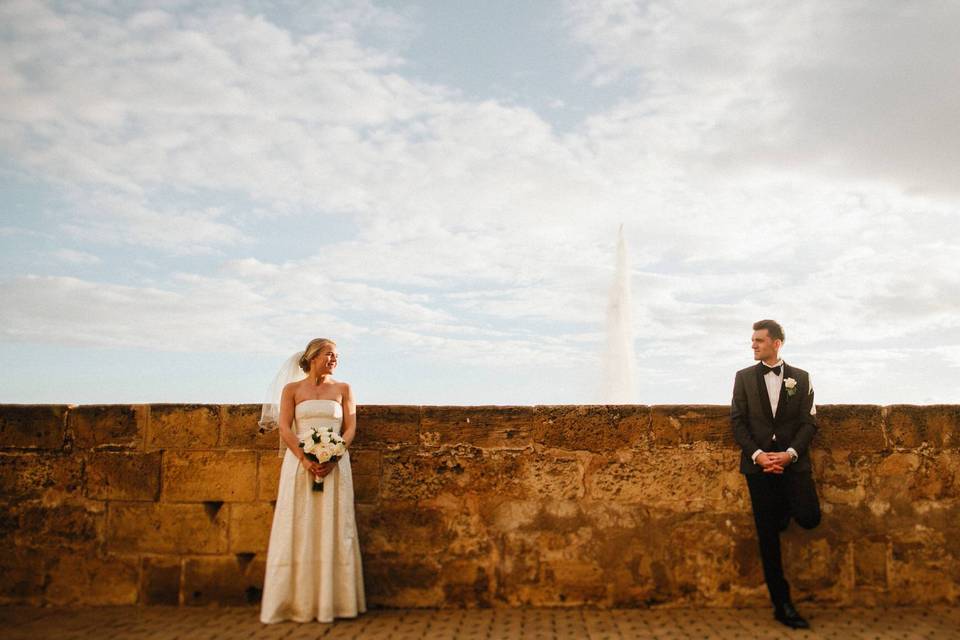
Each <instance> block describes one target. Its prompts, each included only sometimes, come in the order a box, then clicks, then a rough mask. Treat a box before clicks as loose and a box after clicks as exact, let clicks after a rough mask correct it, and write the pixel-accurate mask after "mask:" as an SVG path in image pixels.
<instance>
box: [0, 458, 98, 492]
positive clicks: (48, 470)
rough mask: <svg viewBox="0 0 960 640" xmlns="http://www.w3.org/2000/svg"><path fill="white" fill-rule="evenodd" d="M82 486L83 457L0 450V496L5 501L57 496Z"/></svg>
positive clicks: (79, 488)
mask: <svg viewBox="0 0 960 640" xmlns="http://www.w3.org/2000/svg"><path fill="white" fill-rule="evenodd" d="M82 488H83V459H82V458H81V457H80V456H76V455H72V454H67V455H64V454H60V453H56V454H54V453H26V452H23V453H19V452H18V453H0V495H2V496H3V497H4V498H6V499H9V500H18V501H19V500H32V499H36V498H47V499H48V501H49V502H57V501H58V500H59V498H61V497H65V496H69V495H73V494H77V493H79V492H80V490H81V489H82Z"/></svg>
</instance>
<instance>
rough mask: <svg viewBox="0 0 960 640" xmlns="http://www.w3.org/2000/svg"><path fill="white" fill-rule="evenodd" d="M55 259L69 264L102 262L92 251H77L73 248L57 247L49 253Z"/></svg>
mask: <svg viewBox="0 0 960 640" xmlns="http://www.w3.org/2000/svg"><path fill="white" fill-rule="evenodd" d="M51 255H52V256H53V257H54V258H56V259H57V260H61V261H63V262H66V263H69V264H77V265H85V264H86V265H90V264H100V263H101V262H103V261H102V260H101V259H100V257H99V256H96V255H94V254H92V253H87V252H86V251H77V250H75V249H57V250H56V251H54V252H52V254H51Z"/></svg>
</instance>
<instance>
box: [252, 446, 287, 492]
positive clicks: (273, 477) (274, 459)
mask: <svg viewBox="0 0 960 640" xmlns="http://www.w3.org/2000/svg"><path fill="white" fill-rule="evenodd" d="M282 464H283V458H281V457H280V456H278V455H277V454H275V453H268V452H266V451H264V452H262V453H260V454H259V455H258V457H257V500H276V499H277V489H278V488H279V486H280V467H281V465H282Z"/></svg>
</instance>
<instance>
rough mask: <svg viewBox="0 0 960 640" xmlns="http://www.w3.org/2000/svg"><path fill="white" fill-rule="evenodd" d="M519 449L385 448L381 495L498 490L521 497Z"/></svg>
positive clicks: (402, 496) (421, 497) (401, 497)
mask: <svg viewBox="0 0 960 640" xmlns="http://www.w3.org/2000/svg"><path fill="white" fill-rule="evenodd" d="M522 455H523V454H521V453H520V452H515V451H509V450H499V451H484V450H481V449H477V448H475V447H468V446H458V447H450V448H444V449H442V450H440V451H425V450H421V449H413V450H410V449H404V450H397V451H385V452H384V455H383V462H382V465H383V472H382V476H381V481H380V495H381V497H383V498H385V499H389V500H425V499H430V498H434V497H436V496H438V495H440V494H444V493H448V494H452V495H464V494H465V493H478V494H482V493H486V492H496V493H499V494H500V495H503V496H512V497H518V498H519V497H522V496H523V495H524V492H525V491H526V487H524V486H523V483H522V481H521V478H520V473H521V471H522V465H523V462H522V460H521V457H522Z"/></svg>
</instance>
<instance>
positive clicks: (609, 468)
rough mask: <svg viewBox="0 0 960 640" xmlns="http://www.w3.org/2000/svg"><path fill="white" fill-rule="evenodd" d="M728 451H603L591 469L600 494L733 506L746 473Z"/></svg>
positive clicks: (660, 503)
mask: <svg viewBox="0 0 960 640" xmlns="http://www.w3.org/2000/svg"><path fill="white" fill-rule="evenodd" d="M734 465H735V460H734V458H733V457H732V455H731V454H730V453H729V452H728V451H712V450H710V449H705V448H700V449H699V450H698V449H693V448H691V449H658V450H655V451H652V452H643V451H636V452H623V453H621V454H618V455H616V456H610V457H598V458H597V459H595V460H594V461H593V463H592V464H591V466H590V468H589V469H588V471H587V479H586V485H587V492H588V495H590V496H591V497H593V498H595V499H599V500H604V501H608V500H609V501H615V502H623V503H640V504H646V505H648V506H650V507H656V508H660V509H668V510H670V511H682V512H690V511H703V510H704V509H706V508H708V506H709V507H713V508H727V507H728V506H729V505H730V503H731V502H732V501H734V499H735V498H737V497H738V496H742V495H743V488H742V486H741V485H742V484H743V478H742V476H741V475H740V474H739V473H737V472H736V471H734V470H733V469H734V468H735V466H734Z"/></svg>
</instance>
